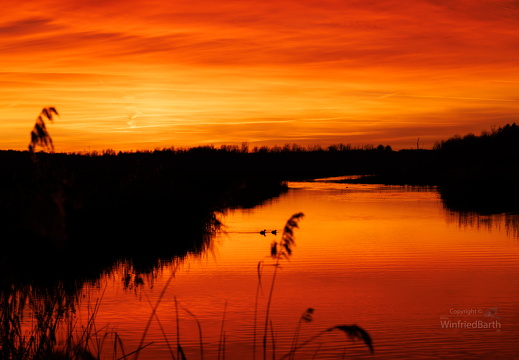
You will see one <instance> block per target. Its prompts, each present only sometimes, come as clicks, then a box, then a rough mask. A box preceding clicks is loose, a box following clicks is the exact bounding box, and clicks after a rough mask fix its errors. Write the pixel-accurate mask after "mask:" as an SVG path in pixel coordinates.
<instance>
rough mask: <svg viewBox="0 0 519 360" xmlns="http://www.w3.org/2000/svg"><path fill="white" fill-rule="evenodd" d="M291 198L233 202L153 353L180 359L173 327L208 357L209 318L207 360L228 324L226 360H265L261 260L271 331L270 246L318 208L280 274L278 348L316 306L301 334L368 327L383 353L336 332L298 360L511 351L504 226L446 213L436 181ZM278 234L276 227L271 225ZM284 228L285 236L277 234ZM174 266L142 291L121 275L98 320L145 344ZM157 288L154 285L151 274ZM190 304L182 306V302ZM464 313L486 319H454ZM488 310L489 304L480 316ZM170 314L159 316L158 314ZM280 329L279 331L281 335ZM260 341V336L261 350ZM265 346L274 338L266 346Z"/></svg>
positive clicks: (518, 308)
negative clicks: (241, 206)
mask: <svg viewBox="0 0 519 360" xmlns="http://www.w3.org/2000/svg"><path fill="white" fill-rule="evenodd" d="M291 187H292V189H291V190H290V191H289V192H288V193H287V194H285V195H283V196H282V197H281V198H279V199H275V200H273V201H271V202H269V203H267V204H265V205H264V206H261V207H258V208H255V209H253V210H235V211H231V212H229V213H228V214H226V215H225V216H223V218H222V220H223V222H224V223H225V224H226V231H227V232H226V234H224V235H222V236H220V237H219V238H218V239H216V240H215V241H216V243H215V245H214V247H213V251H212V252H208V253H206V254H204V255H202V256H199V257H194V256H193V257H192V258H190V259H188V261H186V262H184V263H183V264H182V265H180V268H179V269H178V271H177V272H176V275H175V278H174V279H173V281H172V283H171V284H170V285H169V287H168V288H167V290H166V293H165V296H164V297H163V299H162V303H161V304H160V307H159V308H158V312H157V314H158V317H159V319H160V322H161V324H162V327H163V330H161V329H160V327H159V325H158V323H157V321H154V322H153V323H152V326H151V328H150V331H149V332H148V334H147V340H148V341H154V344H153V345H151V346H150V348H149V349H147V350H146V351H143V353H142V355H141V358H150V359H151V358H164V357H169V355H168V352H167V346H166V341H165V336H164V334H166V336H167V337H168V338H169V339H170V340H171V341H172V342H173V343H174V341H175V339H176V320H175V319H176V316H177V308H178V316H179V319H180V326H181V343H182V346H183V347H184V350H185V351H186V353H187V354H188V355H189V356H188V358H198V357H199V351H200V346H199V344H198V341H199V340H198V328H197V326H196V322H195V320H194V318H193V317H192V316H191V315H190V314H189V313H188V312H187V311H185V310H183V309H184V308H185V309H187V310H189V311H190V312H191V313H193V314H194V315H196V317H197V319H198V321H200V323H201V325H202V328H203V339H204V340H203V341H204V344H205V345H204V349H205V352H206V356H207V358H216V355H217V351H218V344H219V342H220V334H221V329H222V320H223V319H224V318H225V321H224V325H223V329H224V331H225V335H226V359H244V358H252V344H253V341H252V337H253V333H254V311H255V306H254V304H255V295H256V289H257V284H258V276H257V264H258V262H259V261H263V265H264V266H263V267H262V269H263V271H262V277H261V280H262V283H263V288H262V292H261V293H260V297H259V299H260V304H259V307H258V314H260V315H259V317H258V324H259V325H256V328H257V329H258V331H263V330H262V329H263V323H262V322H263V321H264V314H265V309H266V300H267V294H268V286H269V284H270V279H271V274H272V270H273V267H272V266H268V265H269V264H272V260H271V259H270V257H269V249H270V244H271V242H272V241H273V240H279V239H280V237H281V235H280V232H281V230H282V228H283V225H284V222H285V221H286V220H287V219H288V217H289V216H290V215H292V214H294V213H297V212H300V211H302V212H304V213H305V218H304V219H303V220H302V221H301V222H300V229H297V230H296V232H295V236H296V242H297V247H296V248H295V251H294V254H293V256H292V257H291V259H290V261H285V262H283V264H282V267H281V269H280V271H279V273H278V277H277V279H276V286H275V291H274V298H273V302H272V310H271V312H272V321H273V328H274V332H275V338H276V349H277V350H276V351H277V354H278V357H279V356H280V355H281V354H283V353H284V352H286V351H287V350H288V349H289V348H290V344H291V341H292V336H293V334H294V331H295V328H296V325H297V322H298V319H299V316H300V315H301V314H302V313H303V312H304V311H305V309H307V308H308V307H312V308H314V309H316V311H315V315H314V321H313V322H312V323H310V324H305V325H304V326H303V328H302V333H301V337H300V339H305V338H307V337H309V336H311V335H312V334H315V333H316V332H318V331H320V330H323V329H326V328H328V327H330V326H334V325H337V324H354V323H356V324H358V325H360V326H362V327H364V328H365V329H366V330H368V331H369V333H370V334H371V335H372V337H373V339H374V344H375V350H376V352H375V355H373V356H371V355H369V351H368V350H367V348H366V347H365V346H363V345H362V344H360V343H356V344H353V343H351V342H348V341H345V340H346V339H345V338H344V336H343V334H335V335H334V334H327V335H326V337H323V338H322V339H320V340H319V341H318V342H316V343H313V344H311V345H309V347H308V349H306V351H302V352H301V353H298V356H297V357H296V358H298V359H299V358H300V359H306V358H312V356H313V354H314V353H315V351H316V350H317V348H319V354H320V356H321V358H336V357H337V356H341V354H342V353H343V351H344V346H345V345H347V350H346V355H347V356H354V357H360V358H364V357H368V356H369V358H375V359H401V358H441V357H459V356H461V357H470V358H481V359H485V358H492V359H499V358H503V359H504V358H510V357H511V356H512V354H513V353H514V351H515V350H514V349H515V340H514V339H517V337H518V335H519V325H518V323H519V322H518V321H517V319H518V318H519V302H518V300H517V299H519V286H517V285H519V284H518V280H517V279H518V278H519V277H518V276H517V275H519V262H518V261H517V260H518V259H519V246H518V242H517V239H516V238H511V237H509V236H508V235H507V234H506V231H504V229H500V228H498V227H496V228H493V230H492V231H491V232H489V231H486V230H485V231H480V230H478V229H477V228H474V227H459V226H457V224H454V223H452V221H446V219H448V218H446V214H445V210H444V209H443V207H442V205H441V202H440V200H439V196H438V194H437V193H436V192H435V191H434V190H425V191H419V189H404V188H401V187H381V186H376V185H345V184H332V183H293V184H291ZM263 229H266V230H268V231H267V234H266V236H263V235H261V234H260V233H259V232H260V231H261V230H263ZM274 229H277V230H278V235H273V234H271V233H270V231H271V230H274ZM172 269H173V265H171V266H165V267H163V269H162V273H161V274H159V275H158V276H157V277H156V278H155V280H154V287H153V289H149V288H148V287H147V286H146V285H143V286H140V287H139V288H138V289H137V290H136V291H133V290H132V291H128V290H124V289H123V287H122V286H121V280H120V278H112V280H109V278H108V277H107V278H106V279H105V280H104V281H103V285H102V286H104V287H106V291H105V294H104V298H103V300H102V311H100V313H99V317H98V321H101V322H103V321H109V322H110V323H117V324H118V331H119V332H120V334H121V336H122V337H123V339H126V341H127V342H128V346H129V347H131V345H133V346H134V347H135V346H136V343H137V342H138V341H137V340H138V339H140V338H141V336H142V334H143V331H144V327H145V324H146V323H147V321H148V319H149V317H150V313H151V308H152V305H151V304H155V303H156V301H157V300H158V299H159V297H160V292H161V290H162V289H163V287H164V286H165V282H166V281H167V280H168V278H169V277H170V274H171V273H172ZM145 283H146V284H148V283H149V282H146V281H145ZM175 299H177V306H176V305H175ZM496 307H497V308H498V310H497V311H498V315H499V321H500V323H501V325H502V328H501V329H499V330H500V331H497V330H495V329H493V330H489V329H460V328H458V329H452V328H444V327H442V322H441V321H452V322H457V321H458V320H460V321H469V320H470V321H488V320H490V318H489V317H485V316H484V314H485V313H487V310H488V309H490V308H496ZM453 309H454V310H459V309H475V310H477V311H481V313H480V314H483V315H477V316H476V317H470V316H468V315H461V316H460V315H456V316H455V315H453V313H452V311H453ZM477 314H479V313H477ZM155 320H156V319H155ZM269 336H270V335H269ZM258 346H259V345H258ZM260 348H261V347H260Z"/></svg>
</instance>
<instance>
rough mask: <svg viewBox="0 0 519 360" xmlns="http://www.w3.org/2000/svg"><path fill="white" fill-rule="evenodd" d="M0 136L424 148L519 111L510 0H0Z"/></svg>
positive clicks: (91, 145)
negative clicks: (46, 114) (45, 114)
mask: <svg viewBox="0 0 519 360" xmlns="http://www.w3.org/2000/svg"><path fill="white" fill-rule="evenodd" d="M0 3H1V4H2V5H3V11H2V12H1V14H0V51H1V55H0V84H1V85H0V115H1V117H0V149H4V150H5V149H17V150H24V149H27V145H28V143H29V133H30V130H31V128H32V126H33V124H34V120H35V118H36V117H37V115H38V113H39V112H40V110H41V109H42V108H43V107H44V106H54V107H56V108H57V110H58V111H59V112H60V115H61V116H60V117H59V118H58V119H57V120H56V121H55V123H54V124H51V125H49V127H48V129H49V132H50V134H51V136H52V138H53V140H54V143H55V146H56V151H84V150H101V149H107V148H112V149H114V150H137V149H155V148H163V147H170V146H176V147H179V146H196V145H206V144H214V145H216V146H218V145H220V144H240V143H241V142H243V141H247V142H249V144H250V145H251V146H255V145H275V144H277V145H284V144H285V143H297V144H300V145H313V144H321V145H323V146H326V145H330V144H332V143H339V142H342V143H351V144H352V145H361V144H374V145H378V144H380V143H381V144H384V145H386V144H389V145H391V146H393V147H394V148H396V149H399V148H410V147H415V146H416V141H417V138H418V137H419V138H420V144H421V146H423V147H425V148H430V147H432V145H433V143H434V141H437V140H440V139H445V138H448V137H450V136H452V135H455V134H462V135H463V134H466V133H468V132H474V133H476V134H479V133H480V132H481V131H482V130H490V128H491V127H492V126H500V125H504V124H506V123H510V122H517V121H519V117H518V113H519V111H518V110H519V95H518V94H519V92H518V90H519V2H517V1H512V0H506V1H505V0H487V1H478V0H472V1H466V0H460V1H448V0H438V1H435V0H429V1H424V0H414V1H405V2H402V1H394V0H392V1H389V0H379V1H366V0H363V1H348V0H343V1H333V0H319V1H317V0H313V1H309V0H299V1H285V0H276V1H273V0H263V1H244V0H242V1H237V0H230V1H229V0H223V1H218V2H215V1H209V0H170V1H144V0H124V1H122V0H121V1H119V0H76V1H69V0H26V1H19V2H14V1H11V0H8V1H7V0H0Z"/></svg>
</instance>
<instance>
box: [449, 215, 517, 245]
mask: <svg viewBox="0 0 519 360" xmlns="http://www.w3.org/2000/svg"><path fill="white" fill-rule="evenodd" d="M445 216H446V221H447V222H448V223H450V224H457V225H458V226H459V227H460V228H474V229H477V230H481V231H488V232H493V231H496V232H501V231H504V232H505V233H506V235H507V236H509V237H511V238H515V239H519V215H518V214H513V213H501V214H482V213H478V212H456V211H451V210H449V209H446V214H445Z"/></svg>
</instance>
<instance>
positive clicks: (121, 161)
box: [0, 124, 519, 276]
mask: <svg viewBox="0 0 519 360" xmlns="http://www.w3.org/2000/svg"><path fill="white" fill-rule="evenodd" d="M518 146H519V131H518V126H517V125H516V124H512V125H506V126H504V127H500V128H497V129H493V130H492V131H490V132H483V133H482V134H481V135H479V136H476V135H472V134H469V135H467V136H464V137H460V136H455V137H453V138H451V139H447V140H445V141H442V142H440V143H437V144H436V145H435V147H434V149H432V150H423V149H414V150H411V149H408V150H400V151H393V150H392V149H391V147H389V146H384V145H380V146H377V147H374V146H364V147H360V148H355V147H352V146H349V145H343V144H338V145H332V146H329V147H326V148H322V147H318V146H316V147H307V148H305V147H301V146H298V145H285V146H283V147H272V148H268V147H255V148H249V146H248V145H247V144H246V143H244V144H242V145H241V146H235V145H225V146H221V147H219V148H215V147H213V146H205V147H195V148H190V149H175V148H169V149H162V150H155V151H137V152H118V153H116V152H115V151H113V150H105V151H103V152H101V153H96V152H92V153H83V154H80V153H70V154H64V153H51V154H49V153H43V152H42V153H36V154H33V155H32V156H31V154H29V153H28V152H20V151H0V219H1V220H0V222H1V226H2V240H1V242H2V247H3V251H2V252H1V253H0V256H1V257H2V259H1V260H2V262H3V264H9V263H11V264H14V263H16V260H13V259H17V256H18V255H19V254H23V256H25V259H27V261H28V262H29V260H30V262H31V263H35V264H42V266H45V267H46V268H49V267H52V265H51V264H52V263H53V262H52V261H50V260H49V259H51V258H59V259H60V261H59V262H60V263H63V262H67V261H69V262H70V264H67V266H66V267H63V266H61V265H60V266H58V268H57V269H56V271H58V272H59V271H61V269H64V268H66V269H68V268H70V267H77V268H80V269H82V271H84V272H85V273H88V272H89V271H91V272H92V273H93V274H95V273H98V272H99V268H102V267H106V266H109V264H112V263H113V261H114V259H129V258H130V259H133V261H134V263H135V264H136V266H137V267H140V268H142V269H145V268H147V267H148V268H149V267H150V266H153V264H155V262H156V260H157V259H158V258H160V257H162V258H168V257H169V258H172V257H174V256H182V255H185V254H186V253H188V252H196V251H199V250H201V249H203V248H204V247H205V246H208V241H207V239H208V237H210V234H212V233H214V231H216V230H217V229H218V227H219V223H218V219H217V217H216V216H215V214H217V213H218V212H221V211H225V210H226V209H229V208H233V207H253V206H255V205H256V204H258V203H260V202H262V201H265V200H266V199H268V198H271V197H273V196H277V195H279V194H280V193H281V192H282V191H284V189H285V187H284V185H283V182H284V181H288V180H304V179H313V178H318V177H331V176H340V175H361V174H365V175H370V176H368V177H365V178H363V179H360V180H357V181H362V182H373V183H386V184H410V185H438V186H439V188H440V191H441V195H442V198H443V200H444V201H445V203H446V204H447V206H448V207H450V208H452V209H455V210H478V211H487V212H502V211H516V210H517V203H518V201H517V200H518V191H517V185H516V184H517V183H518V180H519V179H518V169H519V151H518V150H519V149H518ZM252 230H254V229H252ZM42 254H45V256H43V255H42ZM67 254H76V255H74V257H70V258H68V257H67ZM78 254H81V255H84V256H83V260H78V258H77V255H78ZM31 256H33V257H34V258H33V259H29V257H31ZM89 269H90V270H89ZM33 275H34V274H32V275H31V276H33Z"/></svg>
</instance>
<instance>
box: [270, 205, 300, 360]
mask: <svg viewBox="0 0 519 360" xmlns="http://www.w3.org/2000/svg"><path fill="white" fill-rule="evenodd" d="M303 217H304V214H303V213H302V212H300V213H297V214H294V215H292V216H291V217H290V219H288V221H287V222H286V224H285V227H284V228H283V235H282V236H281V240H280V241H279V242H277V241H274V242H272V244H271V246H270V255H271V256H272V258H273V259H274V260H275V263H274V274H273V275H272V282H271V284H270V292H269V297H268V300H267V310H266V312H265V326H264V329H263V360H266V359H267V333H268V325H269V316H270V305H271V303H272V295H273V294H274V285H275V283H276V275H277V272H278V269H279V262H280V261H281V260H282V259H286V260H289V259H290V256H291V255H292V248H293V247H294V246H295V245H296V242H295V236H294V230H295V229H296V228H298V227H299V225H298V223H299V221H300V220H301V219H302V218H303Z"/></svg>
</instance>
